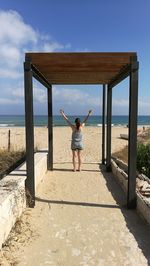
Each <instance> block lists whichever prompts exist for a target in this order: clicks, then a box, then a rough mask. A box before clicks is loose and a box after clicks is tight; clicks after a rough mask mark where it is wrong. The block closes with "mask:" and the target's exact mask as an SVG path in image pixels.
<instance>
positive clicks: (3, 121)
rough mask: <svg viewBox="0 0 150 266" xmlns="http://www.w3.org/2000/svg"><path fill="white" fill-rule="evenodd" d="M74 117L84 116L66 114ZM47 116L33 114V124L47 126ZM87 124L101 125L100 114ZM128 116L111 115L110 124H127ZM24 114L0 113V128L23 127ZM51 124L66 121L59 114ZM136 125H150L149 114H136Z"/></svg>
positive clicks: (61, 124) (81, 117)
mask: <svg viewBox="0 0 150 266" xmlns="http://www.w3.org/2000/svg"><path fill="white" fill-rule="evenodd" d="M76 117H80V119H81V121H83V120H84V118H85V116H82V115H79V116H78V115H77V116H68V118H69V120H70V121H71V122H72V123H74V120H75V118H76ZM47 123H48V118H47V116H46V115H35V116H34V126H37V127H43V126H47ZM86 125H87V126H97V127H98V126H102V116H101V115H92V116H90V117H89V119H88V121H87V123H86ZM127 125H128V116H126V115H113V116H112V126H118V127H119V126H120V127H121V126H127ZM24 126H25V116H24V115H0V128H2V127H24ZM53 126H54V127H55V126H67V123H66V121H65V120H64V119H63V118H62V116H60V115H54V116H53ZM138 126H150V115H140V116H138Z"/></svg>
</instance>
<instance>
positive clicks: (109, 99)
mask: <svg viewBox="0 0 150 266" xmlns="http://www.w3.org/2000/svg"><path fill="white" fill-rule="evenodd" d="M111 120H112V88H111V87H110V86H109V85H108V89H107V144H106V151H107V156H106V170H107V171H108V172H110V171H111Z"/></svg>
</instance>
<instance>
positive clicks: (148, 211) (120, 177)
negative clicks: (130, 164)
mask: <svg viewBox="0 0 150 266" xmlns="http://www.w3.org/2000/svg"><path fill="white" fill-rule="evenodd" d="M111 165H112V172H113V175H114V177H115V178H116V180H117V181H118V183H119V184H120V186H121V187H122V189H123V191H124V192H125V194H126V195H127V187H128V175H127V174H126V173H125V171H124V170H122V169H121V168H120V167H119V166H118V162H117V164H116V162H115V161H114V160H112V161H111ZM125 168H126V167H125ZM136 195H137V212H138V213H139V215H140V216H142V217H143V218H144V220H146V221H147V223H148V224H149V225H150V204H149V203H148V202H146V200H144V197H143V196H142V195H141V194H140V193H138V191H136Z"/></svg>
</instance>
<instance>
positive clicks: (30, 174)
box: [24, 62, 35, 207]
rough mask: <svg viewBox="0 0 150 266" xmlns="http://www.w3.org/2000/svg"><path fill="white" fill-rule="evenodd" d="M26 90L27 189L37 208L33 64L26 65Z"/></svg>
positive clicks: (31, 204)
mask: <svg viewBox="0 0 150 266" xmlns="http://www.w3.org/2000/svg"><path fill="white" fill-rule="evenodd" d="M24 88H25V125H26V165H27V166H26V169H27V178H26V181H25V183H26V187H27V190H28V196H29V200H28V204H29V206H30V207H34V206H35V181H34V130H33V85H32V70H31V63H30V62H25V63H24Z"/></svg>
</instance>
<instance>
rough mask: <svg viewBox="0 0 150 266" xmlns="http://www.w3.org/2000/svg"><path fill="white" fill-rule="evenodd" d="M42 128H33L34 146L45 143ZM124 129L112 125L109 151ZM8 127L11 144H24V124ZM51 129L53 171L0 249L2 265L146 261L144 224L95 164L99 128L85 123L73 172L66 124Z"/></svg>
mask: <svg viewBox="0 0 150 266" xmlns="http://www.w3.org/2000/svg"><path fill="white" fill-rule="evenodd" d="M47 131H48V130H47V128H44V127H41V128H35V146H36V147H37V148H38V149H45V148H47ZM127 132H128V128H125V127H124V128H123V127H122V128H121V127H113V128H112V152H115V151H118V150H119V149H121V148H122V147H124V146H125V145H127V144H128V141H127V140H124V139H120V133H122V134H126V133H127ZM7 133H8V128H7V129H1V130H0V134H1V136H3V137H4V138H5V137H7ZM11 133H12V138H13V144H14V145H15V147H19V146H20V147H21V146H22V147H23V145H24V142H23V140H24V138H25V134H24V133H25V131H24V128H11ZM53 133H54V134H53V135H54V141H53V143H54V171H48V172H47V173H46V174H45V177H44V180H43V182H42V183H41V185H40V186H38V190H37V192H36V204H35V208H33V209H29V208H27V209H26V211H25V212H24V214H23V215H22V217H21V219H20V221H19V224H20V226H21V228H20V226H19V228H18V227H16V229H15V231H14V233H13V234H11V237H10V239H11V240H10V245H9V246H7V245H6V247H4V249H3V251H2V253H1V254H2V258H1V256H0V263H1V262H2V261H3V264H1V265H20V266H23V265H29V266H30V265H31V266H34V265H38V266H41V265H62V266H64V265H65V266H75V265H110V264H111V265H148V264H147V260H148V258H149V252H148V251H147V247H148V246H149V227H148V226H147V225H146V224H145V223H144V221H142V220H141V219H140V217H139V216H138V215H137V214H136V212H135V211H133V212H131V211H128V210H127V209H126V208H124V206H125V204H126V197H125V194H124V193H123V192H122V190H121V188H120V187H119V185H118V184H117V183H116V181H115V179H114V177H113V175H112V173H107V172H106V171H105V170H104V169H103V167H102V166H101V165H100V164H99V163H100V161H101V144H102V128H101V127H85V129H84V146H85V149H84V151H83V156H82V160H83V164H82V171H81V172H76V173H75V172H73V171H72V156H71V155H72V154H71V149H70V144H71V143H70V142H71V129H70V128H69V127H54V129H53ZM5 142H6V141H5ZM3 143H4V141H3ZM17 226H18V225H17ZM133 228H134V230H133ZM35 260H37V261H36V263H35ZM7 262H9V263H10V262H11V263H12V264H7ZM13 263H14V264H13ZM15 263H16V264H15Z"/></svg>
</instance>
